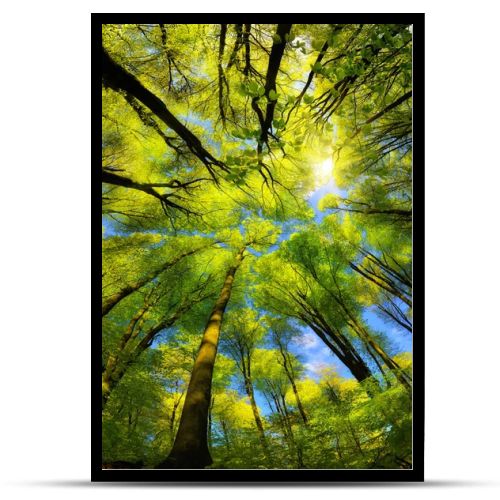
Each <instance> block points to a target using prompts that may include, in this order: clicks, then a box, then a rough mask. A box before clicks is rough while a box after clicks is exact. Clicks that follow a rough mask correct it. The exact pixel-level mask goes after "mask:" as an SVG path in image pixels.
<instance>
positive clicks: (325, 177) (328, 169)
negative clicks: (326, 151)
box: [314, 157, 333, 185]
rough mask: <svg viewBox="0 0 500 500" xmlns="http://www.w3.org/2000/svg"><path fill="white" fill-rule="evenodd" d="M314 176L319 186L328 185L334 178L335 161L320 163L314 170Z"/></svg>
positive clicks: (327, 160) (329, 160)
mask: <svg viewBox="0 0 500 500" xmlns="http://www.w3.org/2000/svg"><path fill="white" fill-rule="evenodd" d="M314 176H315V177H316V182H317V183H318V185H322V184H326V183H327V182H328V181H329V180H330V179H331V178H332V177H333V159H332V157H329V158H327V159H326V160H324V161H323V162H321V163H318V165H316V167H315V169H314Z"/></svg>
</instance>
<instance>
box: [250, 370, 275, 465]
mask: <svg viewBox="0 0 500 500" xmlns="http://www.w3.org/2000/svg"><path fill="white" fill-rule="evenodd" d="M245 390H246V393H247V395H248V397H249V399H250V405H251V407H252V412H253V418H254V419H255V425H256V426H257V431H258V433H259V438H260V442H261V444H262V449H263V450H264V455H265V456H266V459H267V461H268V463H269V466H270V467H272V466H273V461H272V458H271V454H270V453H269V446H268V445H267V439H266V434H265V433H264V425H263V424H262V419H261V418H260V413H259V407H258V406H257V403H256V401H255V394H254V390H253V385H252V379H251V378H250V377H247V376H245Z"/></svg>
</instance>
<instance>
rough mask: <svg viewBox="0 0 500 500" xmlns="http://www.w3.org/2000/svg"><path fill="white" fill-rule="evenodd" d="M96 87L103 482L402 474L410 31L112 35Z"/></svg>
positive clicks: (407, 419) (165, 29)
mask: <svg viewBox="0 0 500 500" xmlns="http://www.w3.org/2000/svg"><path fill="white" fill-rule="evenodd" d="M101 67H102V141H101V149H102V166H101V177H102V221H103V222H102V358H101V371H102V446H103V457H102V463H103V468H169V469H172V468H173V469H176V468H205V467H206V468H221V469H222V468H223V469H238V468H245V469H258V468H279V469H298V468H313V469H337V468H342V469H346V468H347V469H349V468H352V469H368V468H376V469H384V468H387V469H396V468H403V469H408V468H411V467H412V27H411V25H407V24H294V25H291V24H206V25H204V24H196V25H195V24H193V25H188V24H104V25H102V46H101ZM94 363H95V360H94Z"/></svg>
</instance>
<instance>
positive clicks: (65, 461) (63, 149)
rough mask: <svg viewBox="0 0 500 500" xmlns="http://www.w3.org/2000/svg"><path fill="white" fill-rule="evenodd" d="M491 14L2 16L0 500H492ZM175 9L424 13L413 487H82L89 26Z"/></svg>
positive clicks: (499, 347)
mask: <svg viewBox="0 0 500 500" xmlns="http://www.w3.org/2000/svg"><path fill="white" fill-rule="evenodd" d="M494 5H495V2H489V1H486V0H476V1H475V2H473V3H470V2H464V1H455V2H450V3H449V4H448V5H444V2H443V5H441V4H440V5H439V6H438V5H437V2H431V1H420V2H415V1H411V2H401V1H377V2H373V1H371V2H369V1H357V2H356V4H354V3H347V2H327V1H326V0H321V1H320V0H317V1H316V2H308V3H307V2H304V1H302V2H301V1H297V0H293V1H292V0H288V1H279V2H278V1H276V0H274V2H272V3H270V2H269V0H252V2H229V1H226V2H221V1H218V2H217V5H215V2H209V3H208V4H207V3H206V2H201V1H198V2H194V1H184V2H182V3H178V2H177V3H175V2H168V1H166V0H162V1H146V0H142V1H141V2H137V1H130V0H121V1H120V2H112V1H109V0H107V1H103V0H101V1H86V2H74V3H70V2H62V1H59V2H58V1H54V0H46V1H45V2H24V3H21V2H9V3H4V4H3V7H2V23H1V24H0V46H1V48H2V50H1V55H0V86H1V93H0V113H1V120H0V127H1V130H0V138H1V141H0V143H1V145H2V146H1V148H0V165H1V169H0V214H1V219H0V221H1V222H0V231H1V232H0V235H1V236H0V276H1V278H2V279H1V281H0V304H1V309H0V310H1V313H0V332H1V333H0V335H1V336H0V339H1V340H0V353H1V358H0V370H1V372H0V387H1V392H0V404H1V409H0V433H1V436H2V437H1V438H0V462H1V463H0V478H1V480H2V485H1V486H0V488H1V490H2V496H3V498H6V499H9V500H10V499H17V498H42V499H43V498H54V499H58V498H68V496H70V497H71V498H76V499H79V498H88V497H89V496H90V495H92V498H96V499H99V498H110V497H111V498H115V497H120V498H121V499H123V500H125V499H128V498H134V499H137V497H138V496H139V495H140V497H141V498H145V497H147V498H152V497H155V498H156V497H161V498H169V496H170V498H172V497H173V496H174V495H179V496H182V497H183V498H184V496H185V495H187V497H188V498H189V497H191V496H193V497H194V496H199V495H204V496H205V497H208V498H215V497H217V498H219V499H226V498H228V499H229V498H231V499H233V498H234V496H235V495H237V496H238V498H241V499H242V500H244V499H246V498H251V497H254V496H256V495H258V496H263V497H265V498H271V497H272V496H275V495H285V494H286V495H287V496H289V497H290V498H293V499H294V498H303V497H304V496H306V495H307V496H310V495H314V496H315V497H316V498H317V499H322V498H332V497H335V496H336V497H337V498H341V499H342V500H344V499H351V498H358V497H361V496H363V497H366V496H369V498H370V499H378V498H384V500H387V499H392V498H401V495H404V496H405V498H408V499H413V498H421V497H422V496H424V495H425V496H426V497H431V498H433V497H434V496H436V497H438V496H439V497H441V496H443V495H444V496H448V495H453V496H454V497H455V498H470V497H474V498H480V499H482V498H499V494H500V490H499V488H498V485H499V483H498V481H499V479H498V464H499V458H498V456H499V445H500V440H499V437H498V428H497V426H498V422H499V413H498V408H499V403H498V400H499V381H498V376H497V373H498V370H497V366H498V365H499V364H500V363H499V353H500V341H499V338H500V327H499V322H498V310H499V308H500V302H499V299H500V294H499V291H498V283H499V278H500V276H499V270H498V269H499V267H498V260H499V255H500V249H499V247H500V245H499V238H498V228H499V227H500V223H499V221H498V219H499V216H500V211H499V208H498V203H499V199H500V191H499V187H500V182H499V181H500V176H499V173H498V172H499V170H500V164H499V160H498V154H497V145H498V143H499V138H498V133H499V125H498V118H499V115H500V106H499V101H500V97H499V96H498V88H499V80H500V78H499V77H500V75H499V64H498V61H499V53H500V46H499V43H498V33H499V27H498V16H497V15H496V14H497V13H496V12H495V9H494V7H493V6H494ZM174 9H175V10H177V9H180V11H192V12H197V11H203V10H205V11H207V10H208V11H212V12H214V11H219V12H231V11H233V12H236V11H242V12H244V11H245V10H253V11H256V12H259V11H261V12H262V11H268V12H294V11H295V12H301V11H306V10H308V11H311V12H332V11H333V12H335V11H337V12H340V11H345V12H366V11H367V12H402V11H407V12H412V11H417V12H426V14H427V15H426V35H427V36H426V72H427V76H426V113H427V119H426V141H427V143H426V146H427V148H426V177H427V180H426V206H427V208H426V210H427V222H426V223H427V229H426V233H427V234H426V238H427V250H426V259H427V262H426V279H427V287H426V288H427V291H426V293H427V296H426V304H427V306H426V307H427V311H426V312H427V314H426V325H427V326H426V328H427V329H426V365H427V383H426V478H427V481H428V483H427V484H426V485H424V486H422V485H419V486H417V487H410V486H404V485H403V486H401V485H399V486H398V485H395V486H375V487H369V488H367V487H362V486H358V487H339V486H337V487H321V488H320V487H316V488H315V489H314V490H313V491H310V489H311V487H309V488H308V489H305V488H303V487H298V486H293V485H292V486H288V487H286V491H283V492H282V491H280V490H278V489H276V488H269V487H267V488H259V489H258V490H250V489H239V490H238V491H234V489H233V488H228V487H226V488H208V489H207V488H203V489H200V488H183V489H168V488H165V487H152V486H149V487H147V488H144V487H137V486H135V487H123V486H121V487H116V486H112V485H90V484H89V483H88V478H89V476H90V315H89V311H90V173H89V172H90V39H89V36H90V12H113V11H118V12H134V11H138V10H142V11H145V12H147V11H150V12H162V11H163V12H165V11H174ZM94 132H95V131H94ZM495 481H497V482H496V483H495ZM448 490H449V491H448ZM452 490H453V491H452Z"/></svg>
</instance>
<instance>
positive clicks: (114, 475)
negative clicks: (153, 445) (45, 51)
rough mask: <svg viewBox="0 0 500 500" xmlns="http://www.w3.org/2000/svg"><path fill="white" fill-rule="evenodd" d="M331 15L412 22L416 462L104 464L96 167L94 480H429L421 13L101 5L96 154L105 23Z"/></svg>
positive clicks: (96, 153)
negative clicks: (111, 8) (388, 465)
mask: <svg viewBox="0 0 500 500" xmlns="http://www.w3.org/2000/svg"><path fill="white" fill-rule="evenodd" d="M328 16H331V18H332V20H334V21H335V22H336V23H341V24H350V23H361V24H365V23H371V24H386V23H409V24H412V25H413V276H414V283H413V307H414V318H413V320H414V327H413V329H414V332H415V335H414V338H413V360H414V361H413V467H412V469H317V470H315V469H246V470H244V469H177V470H165V469H102V442H101V433H102V425H101V389H100V387H101V385H100V373H101V371H100V363H98V362H97V361H96V360H98V359H100V352H101V316H100V313H99V312H98V304H99V303H100V297H98V294H99V293H100V292H99V290H100V286H99V284H98V282H99V281H100V280H101V250H100V246H101V244H100V238H101V229H100V225H101V223H100V220H99V219H100V217H101V209H100V206H99V205H100V200H101V188H100V184H101V179H100V176H99V174H98V173H97V172H98V170H97V168H93V169H92V228H93V229H92V248H93V255H92V269H93V271H92V272H93V276H92V280H93V286H92V325H93V328H92V334H91V343H92V359H91V360H90V363H91V384H92V402H91V418H92V461H91V480H92V481H99V482H103V481H104V482H106V481H119V482H165V483H167V484H186V483H193V482H196V483H198V484H199V483H206V484H229V483H238V484H248V485H256V484H271V483H339V482H393V481H397V482H400V481H405V482H409V481H410V482H411V481H413V482H417V481H418V482H420V481H423V480H424V368H425V360H424V264H425V263H424V237H425V234H424V223H425V221H424V180H425V179H424V175H425V173H424V104H425V98H424V97H425V96H424V31H425V26H424V25H425V22H424V20H425V15H424V14H423V13H401V14H396V13H392V14H389V13H387V14H382V13H376V14H374V13H373V14H355V13H350V14H334V13H331V14H330V13H314V14H311V13H309V14H278V13H274V14H271V13H266V14H256V13H252V14H159V13H157V14H134V13H120V14H111V13H100V14H95V13H94V14H92V15H91V50H92V75H91V82H92V130H93V132H92V158H93V161H97V158H98V157H100V148H101V146H100V144H99V139H98V131H99V130H100V126H101V125H100V120H101V116H100V110H101V95H100V87H101V81H100V80H101V60H100V44H101V42H100V40H101V25H102V24H103V23H110V24H114V23H130V22H141V23H157V22H166V23H172V22H175V23H180V24H198V23H220V22H221V21H224V22H239V21H241V22H243V21H244V22H259V23H262V22H264V23H276V22H282V21H283V20H287V21H290V22H292V23H293V22H294V21H296V22H298V23H300V24H303V23H309V24H317V23H318V22H319V23H321V22H323V23H324V22H325V20H326V19H327V17H328Z"/></svg>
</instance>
